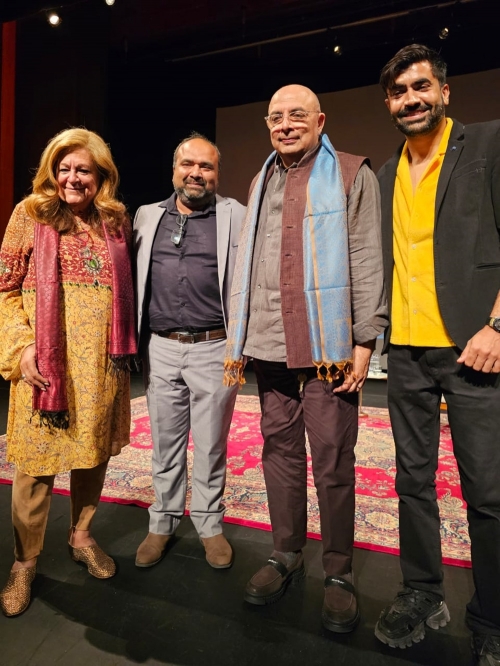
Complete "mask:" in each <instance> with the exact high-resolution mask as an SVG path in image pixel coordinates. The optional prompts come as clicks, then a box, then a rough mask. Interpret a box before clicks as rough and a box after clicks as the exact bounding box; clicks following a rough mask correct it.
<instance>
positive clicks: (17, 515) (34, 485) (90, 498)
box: [12, 461, 108, 562]
mask: <svg viewBox="0 0 500 666" xmlns="http://www.w3.org/2000/svg"><path fill="white" fill-rule="evenodd" d="M107 466H108V461H106V462H103V463H101V464H100V465H98V466H97V467H93V468H91V469H73V470H71V483H70V495H71V527H74V528H75V529H77V530H88V529H90V525H91V523H92V518H93V517H94V514H95V512H96V509H97V505H98V503H99V499H100V497H101V492H102V487H103V485H104V478H105V476H106V468H107ZM54 479H55V476H54V475H53V476H29V475H28V474H24V472H21V471H19V470H18V469H16V471H15V474H14V482H13V485H12V525H13V528H14V542H15V549H14V554H15V557H16V560H18V561H20V562H27V561H28V560H31V559H33V558H34V557H38V555H39V554H40V552H41V550H42V548H43V539H44V536H45V528H46V526H47V519H48V517H49V509H50V500H51V497H52V489H53V487H54Z"/></svg>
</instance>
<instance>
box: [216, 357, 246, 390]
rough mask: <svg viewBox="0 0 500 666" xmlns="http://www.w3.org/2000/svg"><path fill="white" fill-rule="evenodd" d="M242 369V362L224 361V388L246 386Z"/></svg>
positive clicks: (243, 365)
mask: <svg viewBox="0 0 500 666" xmlns="http://www.w3.org/2000/svg"><path fill="white" fill-rule="evenodd" d="M244 367H245V364H244V362H243V361H230V360H226V361H224V379H223V380H222V383H223V384H224V386H235V385H236V384H239V385H240V386H243V384H246V379H245V378H244V377H243V369H244Z"/></svg>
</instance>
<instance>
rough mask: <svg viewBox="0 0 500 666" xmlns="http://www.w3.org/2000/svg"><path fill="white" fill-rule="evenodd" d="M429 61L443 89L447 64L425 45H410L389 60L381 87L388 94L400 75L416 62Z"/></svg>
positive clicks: (381, 77) (382, 75) (382, 72)
mask: <svg viewBox="0 0 500 666" xmlns="http://www.w3.org/2000/svg"><path fill="white" fill-rule="evenodd" d="M423 61H428V62H429V63H430V66H431V70H432V73H433V75H434V76H435V77H436V79H437V80H438V81H439V85H440V86H441V88H442V87H443V86H444V84H445V83H446V69H447V68H446V63H445V61H444V60H443V59H442V58H441V56H440V55H439V53H438V52H437V51H434V49H431V48H429V47H428V46H424V45H423V44H410V45H409V46H405V47H404V48H402V49H400V50H399V51H398V52H397V53H396V55H395V56H394V57H393V58H391V59H390V60H389V62H388V63H387V64H386V65H385V67H384V68H383V69H382V71H381V73H380V85H381V86H382V88H383V90H384V92H385V93H387V92H388V91H389V90H390V89H391V88H392V86H393V85H394V82H395V80H396V79H397V78H398V76H399V75H400V74H402V73H403V72H405V71H406V70H407V69H408V67H410V66H411V65H413V64H415V63H416V62H423Z"/></svg>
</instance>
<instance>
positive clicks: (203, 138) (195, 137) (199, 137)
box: [173, 132, 221, 171]
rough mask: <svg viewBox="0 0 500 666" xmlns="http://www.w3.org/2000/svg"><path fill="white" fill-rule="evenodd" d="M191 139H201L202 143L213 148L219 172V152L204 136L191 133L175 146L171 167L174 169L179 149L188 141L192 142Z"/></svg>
mask: <svg viewBox="0 0 500 666" xmlns="http://www.w3.org/2000/svg"><path fill="white" fill-rule="evenodd" d="M193 139H202V140H203V141H206V142H207V143H209V144H210V145H211V146H213V147H214V148H215V150H216V152H217V158H218V163H219V171H220V167H221V156H220V151H219V149H218V148H217V146H216V145H215V143H214V142H213V141H210V139H207V137H206V136H205V135H204V134H200V133H199V132H191V134H190V135H189V136H187V137H186V138H185V139H182V141H181V142H180V144H179V145H178V146H177V148H176V149H175V150H174V162H173V167H174V169H175V163H176V162H177V153H178V152H179V148H180V147H181V146H183V145H184V144H185V143H187V142H188V141H192V140H193Z"/></svg>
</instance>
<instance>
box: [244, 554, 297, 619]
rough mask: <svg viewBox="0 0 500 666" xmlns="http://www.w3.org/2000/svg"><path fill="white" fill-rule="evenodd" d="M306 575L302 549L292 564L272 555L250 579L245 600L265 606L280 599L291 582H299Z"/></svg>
mask: <svg viewBox="0 0 500 666" xmlns="http://www.w3.org/2000/svg"><path fill="white" fill-rule="evenodd" d="M305 575H306V570H305V568H304V556H303V555H302V551H299V552H298V553H297V557H296V558H295V561H294V562H293V564H292V565H289V566H287V565H286V564H285V563H284V562H282V561H281V560H279V559H278V558H277V557H274V556H271V557H270V558H269V559H268V560H267V563H266V564H265V565H264V566H263V567H262V568H261V569H259V570H258V571H257V573H256V574H255V575H254V576H252V578H251V579H250V580H249V581H248V583H247V586H246V588H245V596H244V599H245V601H248V603H249V604H255V605H257V606H264V605H265V604H272V603H274V602H275V601H278V599H280V598H281V597H282V596H283V594H284V593H285V590H286V588H287V587H288V585H289V583H292V585H293V584H295V583H298V582H299V581H300V580H302V578H304V576H305Z"/></svg>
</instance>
